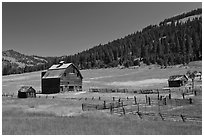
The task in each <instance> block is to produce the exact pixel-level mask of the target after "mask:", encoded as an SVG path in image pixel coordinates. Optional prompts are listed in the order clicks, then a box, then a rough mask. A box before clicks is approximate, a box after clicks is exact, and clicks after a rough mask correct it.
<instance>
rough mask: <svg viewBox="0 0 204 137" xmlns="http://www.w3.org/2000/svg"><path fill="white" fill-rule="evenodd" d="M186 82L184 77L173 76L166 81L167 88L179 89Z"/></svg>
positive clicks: (186, 78) (186, 79)
mask: <svg viewBox="0 0 204 137" xmlns="http://www.w3.org/2000/svg"><path fill="white" fill-rule="evenodd" d="M187 82H188V77H187V76H186V75H173V76H170V77H169V79H168V83H169V87H180V86H183V85H185V84H186V83H187Z"/></svg>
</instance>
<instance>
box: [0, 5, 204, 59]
mask: <svg viewBox="0 0 204 137" xmlns="http://www.w3.org/2000/svg"><path fill="white" fill-rule="evenodd" d="M201 7H202V3H201V2H200V3H198V2H197V3H192V2H191V3H183V2H182V3H177V2H174V3H167V2H164V3H158V2H157V3H156V2H154V3H150V2H145V3H138V2H134V3H90V2H88V3H81V2H80V3H71V2H66V3H61V2H60V3H48V2H46V3H41V2H40V3H33V2H29V3H22V2H18V3H11V2H7V3H3V4H2V50H7V49H14V50H16V51H19V52H21V53H23V54H26V55H40V56H62V55H70V54H75V53H78V52H80V51H83V50H86V49H89V48H91V47H93V46H96V45H98V44H100V43H101V44H105V43H108V42H110V41H112V40H115V39H118V38H121V37H124V36H126V35H127V34H130V33H133V32H136V31H137V30H141V29H142V28H144V27H146V26H147V25H150V24H152V25H154V24H158V23H159V22H160V21H162V20H164V19H165V18H168V17H172V16H173V15H177V14H180V13H183V12H186V11H191V10H193V9H196V8H201Z"/></svg>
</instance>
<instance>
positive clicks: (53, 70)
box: [41, 61, 83, 94]
mask: <svg viewBox="0 0 204 137" xmlns="http://www.w3.org/2000/svg"><path fill="white" fill-rule="evenodd" d="M82 79H83V77H82V75H81V73H80V71H79V70H78V68H77V67H76V66H75V65H74V64H73V63H67V64H65V63H64V62H63V61H61V62H60V63H59V64H55V65H52V66H51V67H50V68H49V69H48V70H47V71H44V72H42V73H41V82H42V83H41V86H42V93H43V94H51V93H59V92H66V91H82Z"/></svg>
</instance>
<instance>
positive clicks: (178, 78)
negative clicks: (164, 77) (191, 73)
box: [169, 75, 188, 81]
mask: <svg viewBox="0 0 204 137" xmlns="http://www.w3.org/2000/svg"><path fill="white" fill-rule="evenodd" d="M184 78H185V79H187V80H188V78H187V77H186V75H173V76H170V77H169V81H177V80H183V79H184Z"/></svg>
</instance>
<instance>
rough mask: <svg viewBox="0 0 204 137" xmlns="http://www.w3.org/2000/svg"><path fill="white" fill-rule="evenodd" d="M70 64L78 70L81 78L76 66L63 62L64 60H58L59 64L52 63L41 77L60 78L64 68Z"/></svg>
mask: <svg viewBox="0 0 204 137" xmlns="http://www.w3.org/2000/svg"><path fill="white" fill-rule="evenodd" d="M71 65H72V66H73V67H74V68H76V70H77V71H78V72H79V74H80V76H81V78H83V77H82V75H81V73H80V71H79V70H78V69H77V67H76V66H75V65H74V64H73V63H67V64H65V63H64V62H60V63H59V64H55V65H52V66H51V67H50V68H49V69H48V70H47V71H46V73H45V75H44V76H43V77H42V78H43V79H46V78H60V77H61V76H62V75H63V74H64V72H65V70H66V69H67V68H68V67H69V66H71Z"/></svg>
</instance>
